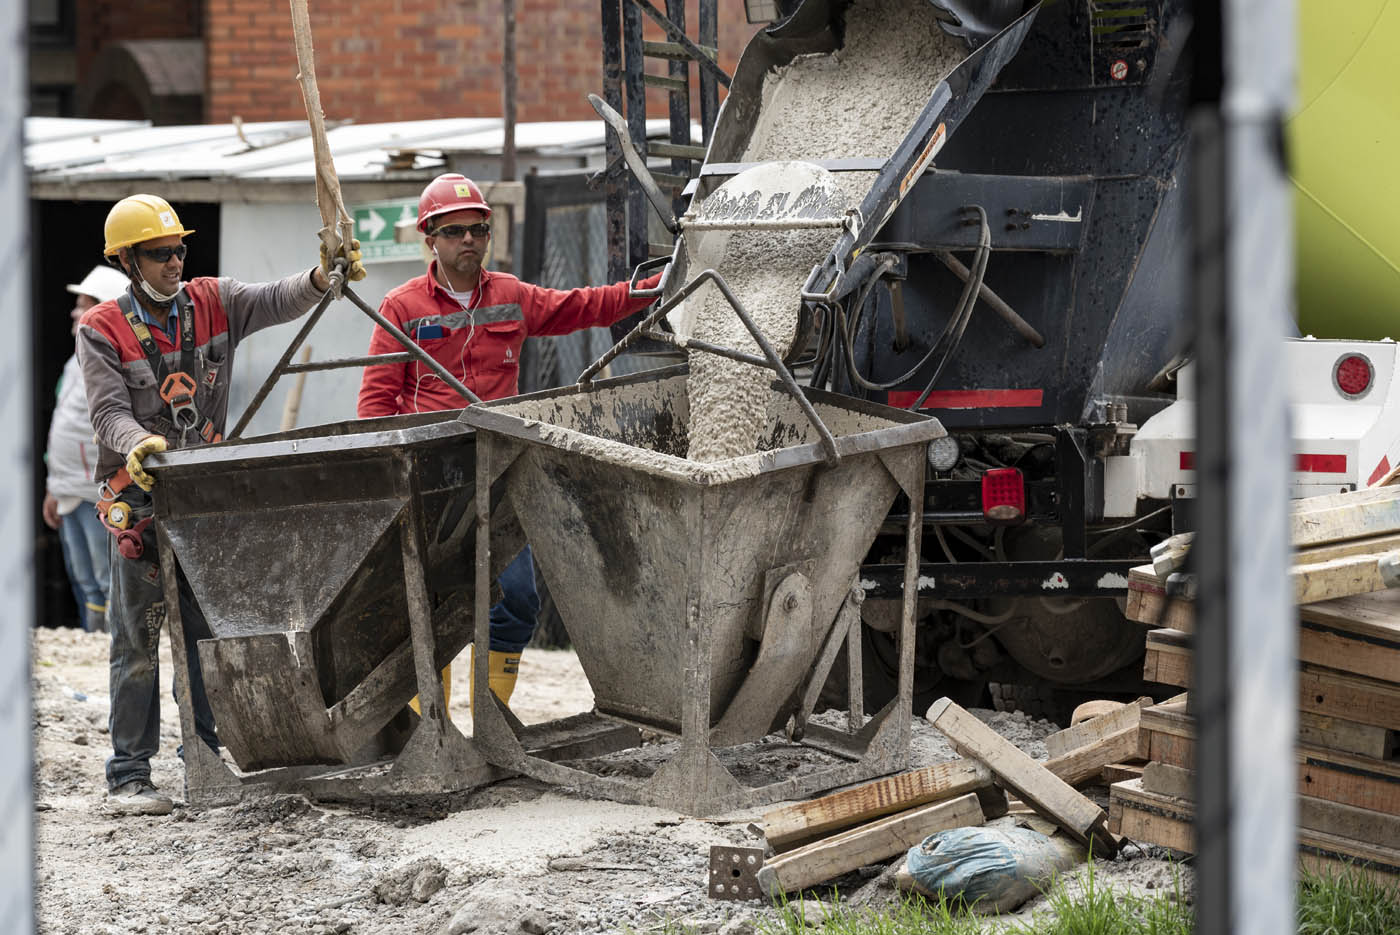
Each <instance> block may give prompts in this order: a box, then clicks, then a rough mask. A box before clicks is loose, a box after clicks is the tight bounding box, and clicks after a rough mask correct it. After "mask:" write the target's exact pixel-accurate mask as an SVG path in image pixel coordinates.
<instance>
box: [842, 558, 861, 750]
mask: <svg viewBox="0 0 1400 935" xmlns="http://www.w3.org/2000/svg"><path fill="white" fill-rule="evenodd" d="M846 600H848V601H851V602H852V603H853V604H854V605H855V613H853V614H851V620H850V627H849V628H848V629H847V630H846V698H847V702H848V704H847V705H846V708H847V711H848V712H849V715H850V720H849V721H848V722H847V726H848V727H850V729H851V730H852V731H858V730H860V729H861V728H862V727H864V726H865V670H864V669H863V668H861V667H862V666H863V665H865V662H864V660H863V659H862V658H861V649H862V647H861V640H862V639H864V637H865V634H864V632H863V631H862V630H861V627H863V626H864V624H862V623H861V622H860V605H861V604H863V603H864V602H865V590H864V589H863V588H861V586H860V581H859V579H857V581H856V584H855V585H854V586H853V587H852V588H851V596H850V597H847V598H846Z"/></svg>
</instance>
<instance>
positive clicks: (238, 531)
mask: <svg viewBox="0 0 1400 935" xmlns="http://www.w3.org/2000/svg"><path fill="white" fill-rule="evenodd" d="M474 451H475V440H474V437H473V433H472V431H471V430H470V429H468V428H467V427H466V426H464V425H462V424H461V423H459V422H458V421H457V418H456V413H454V412H447V413H433V414H426V415H420V416H399V417H394V418H391V419H378V420H368V421H361V422H346V423H340V424H338V425H331V426H317V427H315V428H310V429H305V430H301V431H296V432H289V433H284V434H281V435H277V436H269V437H267V438H263V439H255V440H252V441H248V442H229V443H224V444H221V445H213V446H209V447H202V448H195V449H188V450H183V451H178V452H171V453H168V454H165V455H162V456H160V457H159V458H153V459H152V460H151V468H152V471H153V473H154V474H155V475H156V477H157V480H158V482H157V485H156V488H155V499H156V515H157V521H158V523H157V525H158V529H159V536H158V538H159V540H160V548H161V566H162V571H163V573H164V575H165V581H164V587H165V592H166V595H167V605H168V606H169V607H171V608H172V613H171V628H170V632H171V638H172V644H173V647H174V649H175V652H176V655H177V659H181V658H183V656H184V654H185V652H186V649H187V648H186V647H185V646H184V640H183V636H182V631H181V628H180V626H179V618H178V608H177V603H178V602H176V601H173V600H171V599H170V598H171V595H173V594H174V593H175V575H174V571H173V569H174V567H175V564H174V561H173V556H178V560H179V564H180V568H181V569H182V570H183V571H184V572H185V575H186V577H187V578H188V579H189V582H190V586H191V588H192V590H193V591H194V595H195V598H196V600H198V601H199V604H200V607H201V608H202V610H203V611H204V614H205V616H206V618H207V620H208V622H209V628H210V630H211V632H212V637H213V638H212V639H204V640H201V641H200V643H199V646H198V650H197V651H198V652H199V658H200V662H201V664H202V667H203V673H204V680H205V686H206V689H207V692H208V695H209V702H210V706H211V707H212V708H213V711H214V716H215V720H216V723H217V725H218V731H219V737H220V739H221V741H222V743H223V744H224V745H225V746H226V747H227V749H228V750H229V752H230V753H231V754H232V755H233V758H234V760H235V761H236V762H237V764H238V766H239V768H240V769H242V770H244V771H256V770H263V771H266V772H264V773H263V774H260V775H259V776H257V777H255V778H254V780H249V779H246V778H244V779H240V778H239V777H237V776H235V775H234V774H233V773H232V772H231V771H230V770H229V769H228V768H227V767H226V766H225V765H224V764H223V763H222V762H220V761H219V760H218V759H216V758H215V757H213V756H212V754H210V753H209V751H208V750H207V748H205V747H204V745H203V744H202V743H198V742H191V741H192V738H193V734H192V733H191V730H192V722H191V721H190V714H189V712H188V711H187V710H186V709H187V708H188V705H186V704H183V703H182V705H181V717H182V721H184V722H185V723H184V724H183V727H184V728H185V739H186V744H185V749H186V759H187V763H186V766H187V769H189V770H190V772H189V775H190V795H191V799H192V800H193V801H196V802H198V803H199V804H213V803H215V802H219V801H227V800H229V799H233V798H237V797H238V796H239V795H240V794H241V790H242V788H243V787H244V786H245V785H247V784H248V783H249V782H250V781H256V782H258V783H264V784H265V783H269V782H270V783H273V784H275V785H279V786H280V788H283V789H289V788H296V789H300V790H302V791H311V792H317V793H324V792H333V794H336V795H342V796H346V797H349V796H351V795H353V794H374V793H384V792H440V791H445V790H448V789H452V788H463V787H466V786H471V785H476V784H479V783H481V782H484V781H489V780H492V779H495V778H499V776H500V775H501V773H500V771H499V770H496V769H493V768H491V767H490V766H489V764H487V763H486V762H485V761H484V760H483V759H482V758H481V757H480V756H478V755H476V754H475V752H474V751H472V750H471V748H470V744H469V742H468V741H467V740H466V739H465V738H464V737H463V736H462V735H461V734H460V733H459V732H458V731H457V730H456V728H455V727H453V726H452V724H451V722H450V721H448V720H447V718H446V714H445V706H444V704H443V694H442V688H441V683H440V681H439V678H438V675H437V673H438V671H439V669H440V668H441V667H442V666H443V665H445V664H447V663H448V662H450V661H451V660H452V658H453V657H454V656H456V655H457V654H458V653H459V652H460V651H461V650H462V648H463V647H464V646H465V645H466V644H467V643H468V642H470V640H471V639H472V636H473V628H472V614H473V602H472V574H471V570H472V568H473V567H474V564H475V556H474V552H475V548H476V540H475V537H474V536H473V535H472V534H471V533H472V531H473V526H474V524H475V522H476V519H477V510H476V507H475V504H474V500H475V497H476V490H475V472H474ZM494 499H496V500H497V502H498V503H499V498H494ZM523 544H524V538H523V536H522V534H521V531H520V528H519V526H518V525H517V524H516V523H515V521H514V519H513V517H511V516H510V514H509V510H508V509H498V512H497V515H496V516H495V517H494V522H493V523H492V528H491V552H492V560H491V563H492V580H494V575H495V574H498V573H499V572H500V571H501V570H502V569H503V568H504V566H505V564H506V563H507V562H509V561H510V560H511V558H512V557H514V555H515V554H516V553H517V552H518V551H519V550H520V548H521V547H522V546H523ZM175 671H176V675H177V679H179V680H180V681H181V682H183V674H184V668H183V666H182V665H180V664H178V663H177V665H176V667H175ZM414 694H418V695H420V697H421V698H423V699H424V704H423V710H424V712H425V713H424V716H423V717H422V719H421V720H420V721H419V723H417V724H416V725H415V726H414V733H413V734H412V736H410V737H409V738H408V741H407V745H406V746H404V747H403V749H402V752H399V751H396V750H393V749H390V750H388V752H398V753H399V755H398V758H397V759H396V760H395V761H394V764H393V767H392V769H389V770H388V771H387V772H386V771H385V770H384V769H383V768H382V766H381V767H380V768H379V769H378V772H377V773H375V774H373V775H368V776H364V775H362V776H358V777H351V778H352V781H350V782H348V783H344V782H342V783H339V785H340V786H347V787H348V788H342V789H340V790H338V791H335V790H332V789H331V787H332V786H335V785H337V783H335V782H331V781H329V780H325V781H323V778H324V777H326V776H328V775H331V774H328V773H327V771H325V770H317V769H313V768H309V767H312V766H315V765H317V764H333V765H337V766H338V767H339V772H340V773H345V772H346V771H345V769H344V767H345V766H346V765H349V764H354V763H358V762H370V761H373V760H374V759H375V758H376V756H377V755H378V754H381V753H384V752H386V751H385V749H384V747H383V744H382V743H381V742H380V738H379V736H378V735H379V734H380V731H381V729H382V728H384V727H385V726H386V725H387V724H388V723H389V722H390V721H391V720H392V719H394V718H395V717H396V716H399V715H400V713H401V712H402V711H403V710H404V706H405V704H406V703H407V702H408V700H409V699H410V698H411V697H412V696H413V695H414ZM180 695H181V696H182V699H183V698H184V697H187V695H188V693H187V691H186V689H185V687H184V686H183V685H181V686H180ZM606 732H612V733H615V732H616V731H615V728H613V727H611V726H609V727H608V728H607V730H606ZM631 733H634V732H629V735H630V734H631ZM400 742H401V739H400ZM192 750H193V751H194V752H195V757H194V762H193V763H191V762H190V752H191V751H192ZM275 767H277V768H284V769H273V768H275ZM371 773H373V771H371Z"/></svg>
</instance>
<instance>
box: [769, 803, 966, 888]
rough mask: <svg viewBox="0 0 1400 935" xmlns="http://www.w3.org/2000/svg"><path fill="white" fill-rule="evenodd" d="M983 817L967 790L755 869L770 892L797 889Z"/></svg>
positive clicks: (895, 852)
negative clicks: (931, 835) (955, 796)
mask: <svg viewBox="0 0 1400 935" xmlns="http://www.w3.org/2000/svg"><path fill="white" fill-rule="evenodd" d="M982 821H983V818H982V808H981V806H979V805H978V804H977V796H976V794H975V793H971V792H969V793H968V794H966V795H961V796H958V797H957V798H956V799H952V800H950V801H947V802H935V803H934V804H932V805H925V806H923V807H922V808H917V809H914V810H912V811H907V812H901V813H900V814H898V815H891V816H889V817H886V818H882V819H880V820H879V821H876V822H872V823H871V824H868V825H862V826H861V827H858V828H852V829H850V830H848V831H844V832H842V833H840V834H837V835H833V836H832V837H829V838H823V839H822V840H820V841H817V842H815V843H812V844H808V845H807V846H806V847H799V848H797V849H796V850H792V851H788V852H787V853H786V854H782V855H780V856H779V857H777V858H775V859H774V860H772V861H769V862H767V863H765V864H764V865H763V867H762V868H760V869H759V871H758V883H759V886H761V887H762V888H763V889H764V891H765V892H767V893H768V894H769V895H770V896H773V897H777V896H780V895H781V894H783V893H792V892H796V891H798V890H803V889H806V888H808V887H810V886H816V885H817V884H819V883H824V882H826V881H827V880H830V879H832V878H833V877H838V876H840V875H841V874H843V873H849V872H851V871H852V870H857V869H859V868H861V867H864V866H866V865H868V864H873V863H876V862H877V861H882V860H888V859H889V858H891V857H894V856H896V855H898V854H902V853H904V852H905V851H907V850H909V848H911V847H913V846H914V845H916V844H918V843H919V842H920V841H922V840H923V839H924V838H926V837H928V836H929V835H930V834H933V833H934V832H935V831H946V830H948V829H949V828H962V827H966V826H969V825H980V824H982Z"/></svg>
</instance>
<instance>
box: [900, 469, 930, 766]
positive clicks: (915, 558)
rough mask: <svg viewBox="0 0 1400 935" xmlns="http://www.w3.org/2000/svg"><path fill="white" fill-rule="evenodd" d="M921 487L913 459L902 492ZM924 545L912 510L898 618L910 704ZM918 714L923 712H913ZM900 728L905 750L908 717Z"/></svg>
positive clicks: (903, 687) (904, 696) (915, 493)
mask: <svg viewBox="0 0 1400 935" xmlns="http://www.w3.org/2000/svg"><path fill="white" fill-rule="evenodd" d="M923 489H924V458H923V456H922V453H921V454H920V456H919V457H918V458H917V459H915V461H914V467H913V469H912V470H911V471H910V472H909V479H908V486H906V487H905V488H904V492H905V493H906V494H908V495H909V498H910V500H911V501H912V500H913V499H914V498H915V497H919V496H921V495H922V492H923ZM923 547H924V516H923V514H922V513H921V512H919V511H918V510H914V509H911V510H910V511H909V518H908V519H907V520H906V521H905V523H904V603H903V607H902V613H901V614H900V619H899V703H900V704H902V705H909V706H912V705H913V702H914V640H915V635H914V634H915V631H914V622H915V619H916V618H917V617H918V615H919V556H920V555H921V554H922V553H923ZM916 713H917V714H919V715H920V716H922V715H923V712H922V711H919V712H916ZM900 724H901V727H900V730H901V732H903V733H905V734H906V736H904V737H901V738H900V740H899V744H900V748H901V749H903V750H905V751H908V749H909V737H908V733H909V732H910V731H911V730H912V728H911V727H910V725H909V721H908V719H907V718H901V719H900Z"/></svg>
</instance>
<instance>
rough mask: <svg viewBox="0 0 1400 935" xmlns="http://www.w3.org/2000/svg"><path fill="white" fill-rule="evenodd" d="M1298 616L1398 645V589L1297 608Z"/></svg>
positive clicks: (1399, 617)
mask: <svg viewBox="0 0 1400 935" xmlns="http://www.w3.org/2000/svg"><path fill="white" fill-rule="evenodd" d="M1396 489H1397V490H1400V487H1397V488H1396ZM1298 616H1299V617H1301V618H1302V619H1303V621H1304V622H1306V623H1317V624H1321V625H1324V626H1330V627H1332V628H1334V629H1337V630H1342V631H1344V632H1347V633H1355V634H1356V635H1358V636H1369V637H1373V638H1375V639H1378V640H1381V641H1383V642H1390V643H1400V588H1387V589H1386V590H1384V591H1373V592H1372V593H1370V594H1354V595H1352V596H1350V597H1339V598H1337V599H1336V600H1331V601H1321V602H1319V603H1316V604H1309V605H1308V606H1307V607H1301V608H1299V610H1298Z"/></svg>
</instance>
